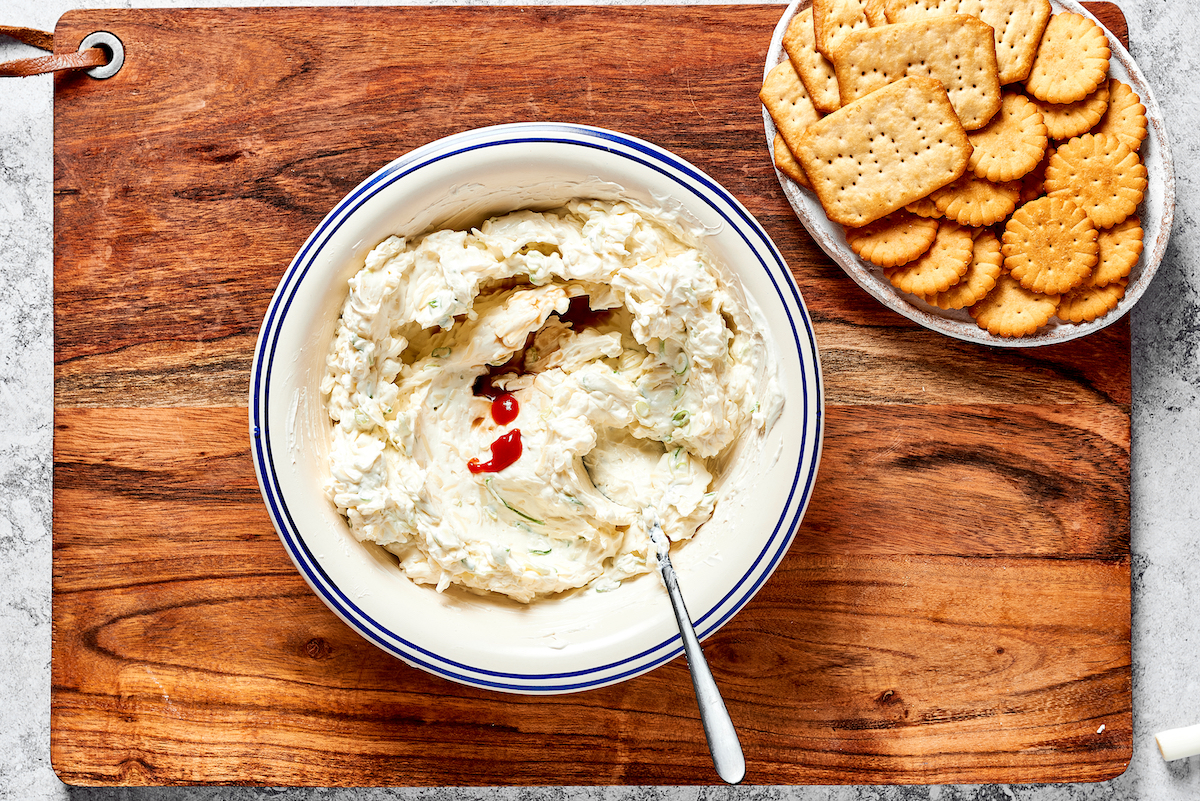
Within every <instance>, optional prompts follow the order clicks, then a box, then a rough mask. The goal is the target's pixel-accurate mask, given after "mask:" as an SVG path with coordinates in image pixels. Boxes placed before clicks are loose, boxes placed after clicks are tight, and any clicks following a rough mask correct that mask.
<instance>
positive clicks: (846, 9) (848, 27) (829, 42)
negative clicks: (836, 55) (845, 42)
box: [812, 0, 869, 58]
mask: <svg viewBox="0 0 1200 801" xmlns="http://www.w3.org/2000/svg"><path fill="white" fill-rule="evenodd" d="M864 6H865V0H812V15H813V38H814V40H815V42H816V47H817V52H819V53H821V54H822V55H823V56H825V57H826V58H829V57H830V56H831V55H833V51H834V50H836V49H837V46H838V45H839V44H841V42H842V39H844V38H846V34H848V33H849V32H850V31H854V30H859V29H861V28H866V27H869V23H868V22H867V13H866V9H865V8H864Z"/></svg>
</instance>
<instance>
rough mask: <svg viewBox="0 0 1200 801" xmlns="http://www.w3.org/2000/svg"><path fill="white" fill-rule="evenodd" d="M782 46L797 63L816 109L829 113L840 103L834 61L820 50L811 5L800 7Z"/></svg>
mask: <svg viewBox="0 0 1200 801" xmlns="http://www.w3.org/2000/svg"><path fill="white" fill-rule="evenodd" d="M783 49H784V50H785V51H787V54H788V58H790V59H791V60H792V64H793V65H794V66H795V67H796V73H797V74H798V75H799V76H800V80H801V81H803V82H804V88H805V89H807V90H808V94H809V97H811V98H812V102H813V105H814V106H816V107H817V111H820V112H821V113H823V114H828V113H829V112H831V111H837V110H838V108H840V107H841V105H842V102H841V95H840V93H839V92H838V85H837V78H836V77H835V76H834V74H833V65H832V64H830V63H829V61H828V60H827V59H826V58H825V56H823V55H821V54H820V53H819V52H818V51H817V41H816V38H815V34H814V28H813V11H812V6H809V7H808V8H806V9H804V10H803V11H799V12H797V13H796V15H795V16H793V17H792V20H791V22H789V23H788V26H787V30H785V31H784V32H783Z"/></svg>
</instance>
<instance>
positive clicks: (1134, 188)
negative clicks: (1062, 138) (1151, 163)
mask: <svg viewBox="0 0 1200 801" xmlns="http://www.w3.org/2000/svg"><path fill="white" fill-rule="evenodd" d="M1043 185H1044V186H1045V189H1046V194H1047V195H1050V196H1051V197H1061V198H1068V199H1070V200H1071V201H1073V202H1074V203H1075V205H1077V206H1079V207H1080V208H1081V209H1083V210H1084V212H1085V213H1086V214H1087V216H1088V217H1090V218H1091V219H1092V222H1094V223H1095V224H1096V227H1097V228H1111V227H1112V226H1114V225H1116V224H1117V223H1119V222H1121V221H1122V220H1124V219H1125V218H1126V217H1128V216H1129V215H1131V214H1133V213H1134V212H1135V211H1136V210H1137V207H1138V204H1139V203H1141V202H1142V197H1143V196H1144V195H1145V193H1146V185H1147V182H1146V167H1145V165H1143V164H1142V160H1141V159H1140V158H1138V154H1137V153H1135V152H1133V151H1132V150H1130V149H1129V146H1128V145H1126V144H1125V143H1124V142H1122V141H1121V140H1120V139H1118V138H1117V137H1115V136H1113V135H1111V134H1084V135H1083V136H1077V137H1075V138H1074V139H1072V140H1071V141H1069V142H1066V143H1065V144H1062V145H1060V146H1059V147H1058V149H1057V150H1056V151H1054V155H1053V156H1051V157H1050V161H1049V163H1048V164H1047V165H1046V177H1045V180H1044V181H1043Z"/></svg>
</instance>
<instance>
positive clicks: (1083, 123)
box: [1030, 81, 1108, 140]
mask: <svg viewBox="0 0 1200 801" xmlns="http://www.w3.org/2000/svg"><path fill="white" fill-rule="evenodd" d="M1030 102H1031V103H1033V105H1035V106H1036V107H1037V108H1038V110H1039V111H1041V112H1042V119H1043V121H1044V122H1045V123H1046V131H1047V133H1049V135H1050V138H1051V139H1058V140H1062V139H1071V138H1072V137H1075V136H1080V135H1082V134H1085V133H1087V132H1088V131H1090V130H1092V128H1094V127H1095V126H1096V123H1098V122H1100V120H1101V118H1102V117H1104V112H1106V111H1107V110H1108V81H1101V82H1100V85H1099V86H1097V87H1096V91H1094V92H1092V93H1091V94H1090V95H1088V96H1087V97H1085V98H1084V99H1083V100H1079V101H1076V102H1074V103H1046V102H1043V101H1041V100H1038V99H1037V98H1034V99H1033V100H1031V101H1030Z"/></svg>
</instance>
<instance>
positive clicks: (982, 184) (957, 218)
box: [929, 172, 1021, 227]
mask: <svg viewBox="0 0 1200 801" xmlns="http://www.w3.org/2000/svg"><path fill="white" fill-rule="evenodd" d="M1020 195H1021V188H1020V185H1019V184H1017V183H1016V182H1015V181H1013V182H1008V183H1003V184H997V183H992V182H991V181H985V180H984V179H982V178H979V177H978V176H976V175H975V174H974V173H972V172H966V173H964V174H963V176H962V177H961V178H959V179H958V180H957V181H954V182H952V183H949V184H946V185H945V186H943V187H942V188H941V189H935V190H934V191H933V192H930V193H929V199H930V200H932V201H933V205H934V206H935V207H937V210H938V211H939V212H941V214H942V216H944V217H945V218H946V219H948V220H953V221H954V222H957V223H958V224H960V225H971V226H975V227H979V226H984V225H992V224H993V223H998V222H1000V221H1001V220H1003V219H1004V218H1006V217H1007V216H1008V215H1010V214H1012V213H1013V209H1015V208H1016V207H1017V199H1018V198H1019V197H1020Z"/></svg>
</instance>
